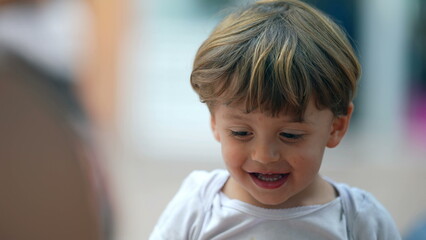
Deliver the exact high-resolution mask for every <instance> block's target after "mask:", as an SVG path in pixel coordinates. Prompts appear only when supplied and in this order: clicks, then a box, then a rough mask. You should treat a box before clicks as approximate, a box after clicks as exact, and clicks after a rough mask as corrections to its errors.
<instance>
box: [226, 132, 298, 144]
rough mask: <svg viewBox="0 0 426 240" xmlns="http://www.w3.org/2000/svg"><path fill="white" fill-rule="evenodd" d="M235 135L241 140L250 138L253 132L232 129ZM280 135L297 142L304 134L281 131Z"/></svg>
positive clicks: (232, 134) (289, 140)
mask: <svg viewBox="0 0 426 240" xmlns="http://www.w3.org/2000/svg"><path fill="white" fill-rule="evenodd" d="M229 135H231V136H233V137H236V138H238V139H240V140H248V138H249V137H251V136H252V135H253V134H252V133H250V132H248V131H232V130H230V134H229ZM280 136H281V137H283V138H285V141H288V142H296V141H298V140H301V139H302V138H303V134H293V133H285V132H283V133H280Z"/></svg>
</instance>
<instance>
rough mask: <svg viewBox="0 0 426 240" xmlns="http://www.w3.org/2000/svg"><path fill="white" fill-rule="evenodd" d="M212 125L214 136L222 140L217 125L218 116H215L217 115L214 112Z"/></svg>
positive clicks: (211, 117) (211, 118) (211, 120)
mask: <svg viewBox="0 0 426 240" xmlns="http://www.w3.org/2000/svg"><path fill="white" fill-rule="evenodd" d="M210 126H211V128H212V131H213V136H214V138H215V139H216V140H217V141H218V142H220V135H219V131H218V130H217V127H216V118H215V116H214V115H213V114H212V115H210Z"/></svg>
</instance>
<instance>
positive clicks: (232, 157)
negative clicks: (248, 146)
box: [222, 141, 246, 167]
mask: <svg viewBox="0 0 426 240" xmlns="http://www.w3.org/2000/svg"><path fill="white" fill-rule="evenodd" d="M222 156H223V159H224V160H225V162H226V164H227V165H228V166H230V167H239V166H241V165H242V164H243V163H244V162H245V160H246V154H245V151H244V148H243V147H241V146H239V144H238V143H235V142H231V141H222Z"/></svg>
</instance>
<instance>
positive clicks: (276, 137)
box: [211, 99, 353, 208]
mask: <svg viewBox="0 0 426 240" xmlns="http://www.w3.org/2000/svg"><path fill="white" fill-rule="evenodd" d="M244 109H245V108H244V106H243V105H242V104H232V105H225V104H215V106H214V107H213V108H212V109H211V110H212V111H211V112H212V116H211V126H212V130H213V133H214V137H215V138H216V140H217V141H219V142H220V143H221V146H222V156H223V159H224V161H225V164H226V166H227V169H228V171H229V172H230V178H229V180H228V181H227V182H226V184H225V185H224V187H223V189H222V191H223V192H224V193H225V194H226V195H227V196H228V197H230V198H232V199H238V200H241V201H243V202H246V203H249V204H253V205H255V206H259V207H264V208H291V207H297V206H307V205H316V204H324V203H327V202H330V201H332V200H333V199H334V198H335V197H336V193H335V190H334V189H333V187H332V186H331V185H330V183H328V182H327V181H325V180H324V179H323V178H321V177H320V176H319V175H318V171H319V169H320V166H321V162H322V158H323V154H324V150H325V148H326V147H329V148H333V147H335V146H337V145H338V144H339V142H340V141H341V139H342V138H343V136H344V135H345V133H346V131H347V129H348V126H349V121H350V118H351V114H352V110H353V104H352V103H351V104H350V105H349V106H348V114H347V115H342V116H334V115H333V113H332V112H331V111H330V110H329V109H322V110H319V109H317V107H316V106H315V103H314V100H313V99H311V100H310V102H309V104H308V107H307V109H306V111H305V114H304V118H303V121H298V120H297V119H295V118H294V117H293V116H292V115H291V114H287V113H281V114H279V115H278V116H276V117H272V116H270V114H267V113H262V112H259V111H258V110H255V111H252V112H250V113H247V112H245V111H244ZM259 173H261V175H259Z"/></svg>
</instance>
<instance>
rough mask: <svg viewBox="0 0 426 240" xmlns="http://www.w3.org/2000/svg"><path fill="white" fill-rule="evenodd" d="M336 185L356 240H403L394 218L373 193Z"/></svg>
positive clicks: (344, 185) (350, 229) (340, 184)
mask: <svg viewBox="0 0 426 240" xmlns="http://www.w3.org/2000/svg"><path fill="white" fill-rule="evenodd" d="M334 185H335V187H336V188H337V190H338V192H339V194H340V196H341V198H342V204H343V207H344V211H346V213H345V215H346V216H347V222H348V228H349V231H350V233H351V234H352V236H353V237H354V239H401V236H400V234H399V232H398V230H397V227H396V225H395V222H394V220H393V218H392V216H391V215H390V213H389V212H388V211H387V210H386V208H385V207H384V206H383V205H382V204H381V203H380V202H379V201H378V200H377V199H376V198H375V197H374V196H373V195H372V194H371V193H369V192H367V191H365V190H362V189H359V188H356V187H350V186H348V185H346V184H343V183H334Z"/></svg>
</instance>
